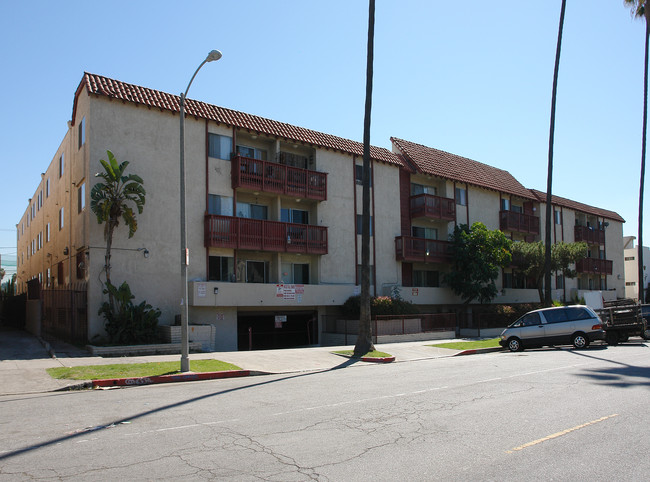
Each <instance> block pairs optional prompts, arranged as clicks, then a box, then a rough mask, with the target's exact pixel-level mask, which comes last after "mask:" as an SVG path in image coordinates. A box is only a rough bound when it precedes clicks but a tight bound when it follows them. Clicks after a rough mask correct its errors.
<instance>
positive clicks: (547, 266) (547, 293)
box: [544, 0, 566, 306]
mask: <svg viewBox="0 0 650 482" xmlns="http://www.w3.org/2000/svg"><path fill="white" fill-rule="evenodd" d="M565 9H566V0H562V9H561V10H560V27H559V29H558V33H557V47H556V50H555V70H554V71H553V94H552V96H551V129H550V133H549V136H548V174H547V179H546V226H545V229H544V235H545V237H544V245H545V248H546V249H545V252H544V305H545V306H551V303H552V300H551V221H552V214H553V212H552V206H551V199H552V197H551V191H552V187H553V144H554V141H555V101H556V99H557V78H558V73H559V70H560V51H561V50H562V29H563V28H564V11H565Z"/></svg>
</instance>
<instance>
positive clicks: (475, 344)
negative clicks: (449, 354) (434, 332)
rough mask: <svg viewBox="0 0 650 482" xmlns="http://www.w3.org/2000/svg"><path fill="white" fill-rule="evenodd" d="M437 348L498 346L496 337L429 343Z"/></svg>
mask: <svg viewBox="0 0 650 482" xmlns="http://www.w3.org/2000/svg"><path fill="white" fill-rule="evenodd" d="M429 346H435V347H437V348H451V349H452V350H474V349H476V348H496V347H498V346H499V339H498V338H490V339H489V340H476V341H459V342H453V343H441V344H439V345H429Z"/></svg>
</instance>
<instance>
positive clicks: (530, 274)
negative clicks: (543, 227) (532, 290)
mask: <svg viewBox="0 0 650 482" xmlns="http://www.w3.org/2000/svg"><path fill="white" fill-rule="evenodd" d="M587 249H588V248H587V244H586V243H556V244H554V245H552V246H551V264H550V272H552V273H561V274H562V275H563V276H564V277H566V278H575V277H576V271H575V269H572V268H571V265H573V264H575V263H576V262H577V261H579V260H581V259H583V258H585V257H586V256H587ZM512 258H513V260H514V264H515V265H516V266H517V269H518V271H519V272H520V273H521V274H523V275H524V276H526V278H529V279H532V280H534V282H535V287H536V288H537V292H538V293H539V302H540V303H545V297H546V296H545V293H546V290H545V289H544V288H545V283H546V281H545V279H546V278H545V275H546V256H545V246H544V244H543V243H542V242H541V241H537V242H534V243H524V242H516V243H512Z"/></svg>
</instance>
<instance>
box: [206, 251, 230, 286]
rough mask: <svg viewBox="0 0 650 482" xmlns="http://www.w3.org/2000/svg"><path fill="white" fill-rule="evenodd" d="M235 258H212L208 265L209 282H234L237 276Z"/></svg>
mask: <svg viewBox="0 0 650 482" xmlns="http://www.w3.org/2000/svg"><path fill="white" fill-rule="evenodd" d="M234 266H235V264H234V258H231V257H228V256H210V259H209V265H208V280H209V281H232V278H233V277H234V276H235V269H234Z"/></svg>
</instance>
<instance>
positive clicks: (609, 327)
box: [596, 299, 650, 345]
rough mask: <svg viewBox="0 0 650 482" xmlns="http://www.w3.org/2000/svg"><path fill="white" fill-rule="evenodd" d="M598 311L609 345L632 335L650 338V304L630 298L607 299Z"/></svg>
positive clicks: (623, 340) (645, 338) (625, 339)
mask: <svg viewBox="0 0 650 482" xmlns="http://www.w3.org/2000/svg"><path fill="white" fill-rule="evenodd" d="M596 313H597V314H598V316H599V317H600V319H601V321H602V322H603V329H604V330H605V340H606V341H607V344H608V345H617V344H618V343H621V342H625V341H627V340H628V338H629V337H631V336H640V337H642V338H643V339H644V340H648V339H650V330H649V329H648V324H649V322H650V305H639V304H637V303H635V302H634V300H628V299H624V300H616V301H606V302H605V303H604V306H603V308H602V309H600V310H596Z"/></svg>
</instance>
